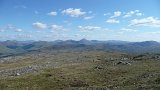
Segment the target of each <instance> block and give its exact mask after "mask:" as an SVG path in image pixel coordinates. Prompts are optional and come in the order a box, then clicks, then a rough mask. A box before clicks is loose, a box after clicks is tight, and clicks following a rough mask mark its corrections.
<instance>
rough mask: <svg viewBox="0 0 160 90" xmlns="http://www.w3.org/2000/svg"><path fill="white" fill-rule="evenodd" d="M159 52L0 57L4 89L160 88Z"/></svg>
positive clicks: (61, 52)
mask: <svg viewBox="0 0 160 90" xmlns="http://www.w3.org/2000/svg"><path fill="white" fill-rule="evenodd" d="M159 64H160V54H148V53H147V54H142V55H132V54H126V53H119V52H104V51H96V50H95V51H74V52H73V51H58V52H52V51H51V52H47V53H46V52H39V53H28V54H23V55H17V56H10V57H5V58H1V59H0V89H1V90H159V89H160V71H159V70H160V67H159Z"/></svg>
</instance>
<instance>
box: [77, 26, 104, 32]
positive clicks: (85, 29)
mask: <svg viewBox="0 0 160 90" xmlns="http://www.w3.org/2000/svg"><path fill="white" fill-rule="evenodd" d="M78 28H79V29H80V31H84V32H86V31H94V30H100V29H101V27H98V26H78Z"/></svg>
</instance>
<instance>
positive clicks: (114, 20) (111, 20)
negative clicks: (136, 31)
mask: <svg viewBox="0 0 160 90" xmlns="http://www.w3.org/2000/svg"><path fill="white" fill-rule="evenodd" d="M106 22H107V23H111V24H115V23H119V20H116V19H108V20H107V21H106Z"/></svg>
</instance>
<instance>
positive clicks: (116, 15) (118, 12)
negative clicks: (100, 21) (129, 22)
mask: <svg viewBox="0 0 160 90" xmlns="http://www.w3.org/2000/svg"><path fill="white" fill-rule="evenodd" d="M121 14H122V12H120V11H116V12H114V15H113V16H111V17H110V18H115V17H119V16H121Z"/></svg>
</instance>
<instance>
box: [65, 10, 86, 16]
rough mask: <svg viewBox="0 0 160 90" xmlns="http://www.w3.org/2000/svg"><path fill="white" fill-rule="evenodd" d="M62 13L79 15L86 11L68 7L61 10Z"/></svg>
mask: <svg viewBox="0 0 160 90" xmlns="http://www.w3.org/2000/svg"><path fill="white" fill-rule="evenodd" d="M62 13H63V14H66V15H70V16H71V17H80V16H83V15H85V14H86V12H82V11H81V9H77V8H75V9H73V8H68V9H66V10H63V11H62Z"/></svg>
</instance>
